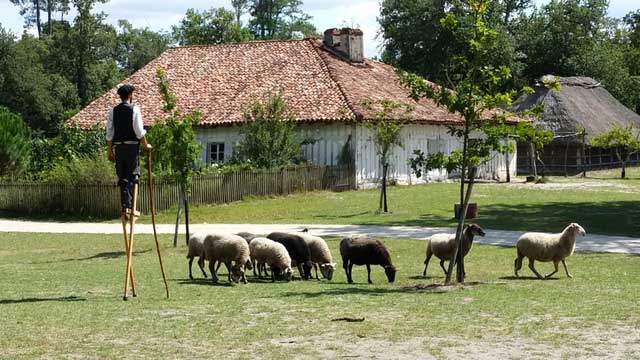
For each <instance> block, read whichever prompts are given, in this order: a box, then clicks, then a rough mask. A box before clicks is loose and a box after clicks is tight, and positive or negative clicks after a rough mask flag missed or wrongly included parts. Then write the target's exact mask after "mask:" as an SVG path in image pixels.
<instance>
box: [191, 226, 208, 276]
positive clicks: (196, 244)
mask: <svg viewBox="0 0 640 360" xmlns="http://www.w3.org/2000/svg"><path fill="white" fill-rule="evenodd" d="M206 236H207V235H206V234H193V235H191V236H190V237H189V240H188V241H187V246H189V251H188V252H187V259H189V279H191V280H193V274H192V273H191V265H192V264H193V259H194V258H195V257H196V256H197V257H198V266H200V270H202V275H204V277H205V278H206V277H207V273H206V272H205V271H204V238H205V237H206Z"/></svg>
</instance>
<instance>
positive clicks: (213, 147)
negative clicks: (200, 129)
mask: <svg viewBox="0 0 640 360" xmlns="http://www.w3.org/2000/svg"><path fill="white" fill-rule="evenodd" d="M222 162H224V143H209V164H218V163H222Z"/></svg>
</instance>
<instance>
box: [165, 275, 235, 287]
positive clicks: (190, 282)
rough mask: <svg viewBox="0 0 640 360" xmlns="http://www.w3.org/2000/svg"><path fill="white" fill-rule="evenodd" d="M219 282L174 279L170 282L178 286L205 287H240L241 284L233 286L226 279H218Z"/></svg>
mask: <svg viewBox="0 0 640 360" xmlns="http://www.w3.org/2000/svg"><path fill="white" fill-rule="evenodd" d="M219 279H220V280H218V282H217V283H214V282H213V281H211V279H193V280H191V279H176V280H171V281H173V282H176V283H178V285H207V286H224V287H231V286H234V285H241V284H235V283H233V284H232V283H229V282H227V279H226V277H225V278H224V279H222V278H219Z"/></svg>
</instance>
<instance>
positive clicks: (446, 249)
mask: <svg viewBox="0 0 640 360" xmlns="http://www.w3.org/2000/svg"><path fill="white" fill-rule="evenodd" d="M462 235H463V238H462V247H463V249H464V253H463V255H462V256H463V257H464V256H467V254H468V253H469V251H471V247H472V246H473V237H474V236H476V235H478V236H484V230H483V229H482V228H481V227H480V226H479V225H476V224H469V225H466V226H465V227H464V230H463V231H462ZM455 248H456V234H434V235H431V236H430V237H428V238H427V256H426V259H425V260H424V271H422V276H427V266H429V260H431V256H433V255H435V256H436V257H437V258H438V259H440V267H441V268H442V271H444V275H445V276H447V269H445V267H444V262H445V261H449V260H451V258H452V257H453V255H454V254H453V252H454V251H455Z"/></svg>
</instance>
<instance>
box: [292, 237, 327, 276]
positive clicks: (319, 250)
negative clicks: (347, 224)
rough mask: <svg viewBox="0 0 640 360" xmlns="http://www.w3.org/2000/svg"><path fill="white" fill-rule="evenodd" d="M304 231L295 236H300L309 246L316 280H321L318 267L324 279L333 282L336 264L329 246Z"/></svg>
mask: <svg viewBox="0 0 640 360" xmlns="http://www.w3.org/2000/svg"><path fill="white" fill-rule="evenodd" d="M304 230H307V229H304ZM304 230H303V231H302V232H299V233H295V234H294V235H298V236H300V237H301V238H302V239H303V240H304V242H305V243H307V245H308V246H309V252H310V253H311V262H312V263H313V269H314V270H315V272H316V279H317V280H320V277H318V267H320V272H321V273H322V277H324V278H325V279H327V280H331V279H332V278H333V273H334V271H335V270H336V263H334V262H333V257H332V256H331V250H329V246H327V243H326V242H325V241H324V239H323V238H321V237H319V236H313V235H309V233H308V232H307V231H304Z"/></svg>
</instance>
